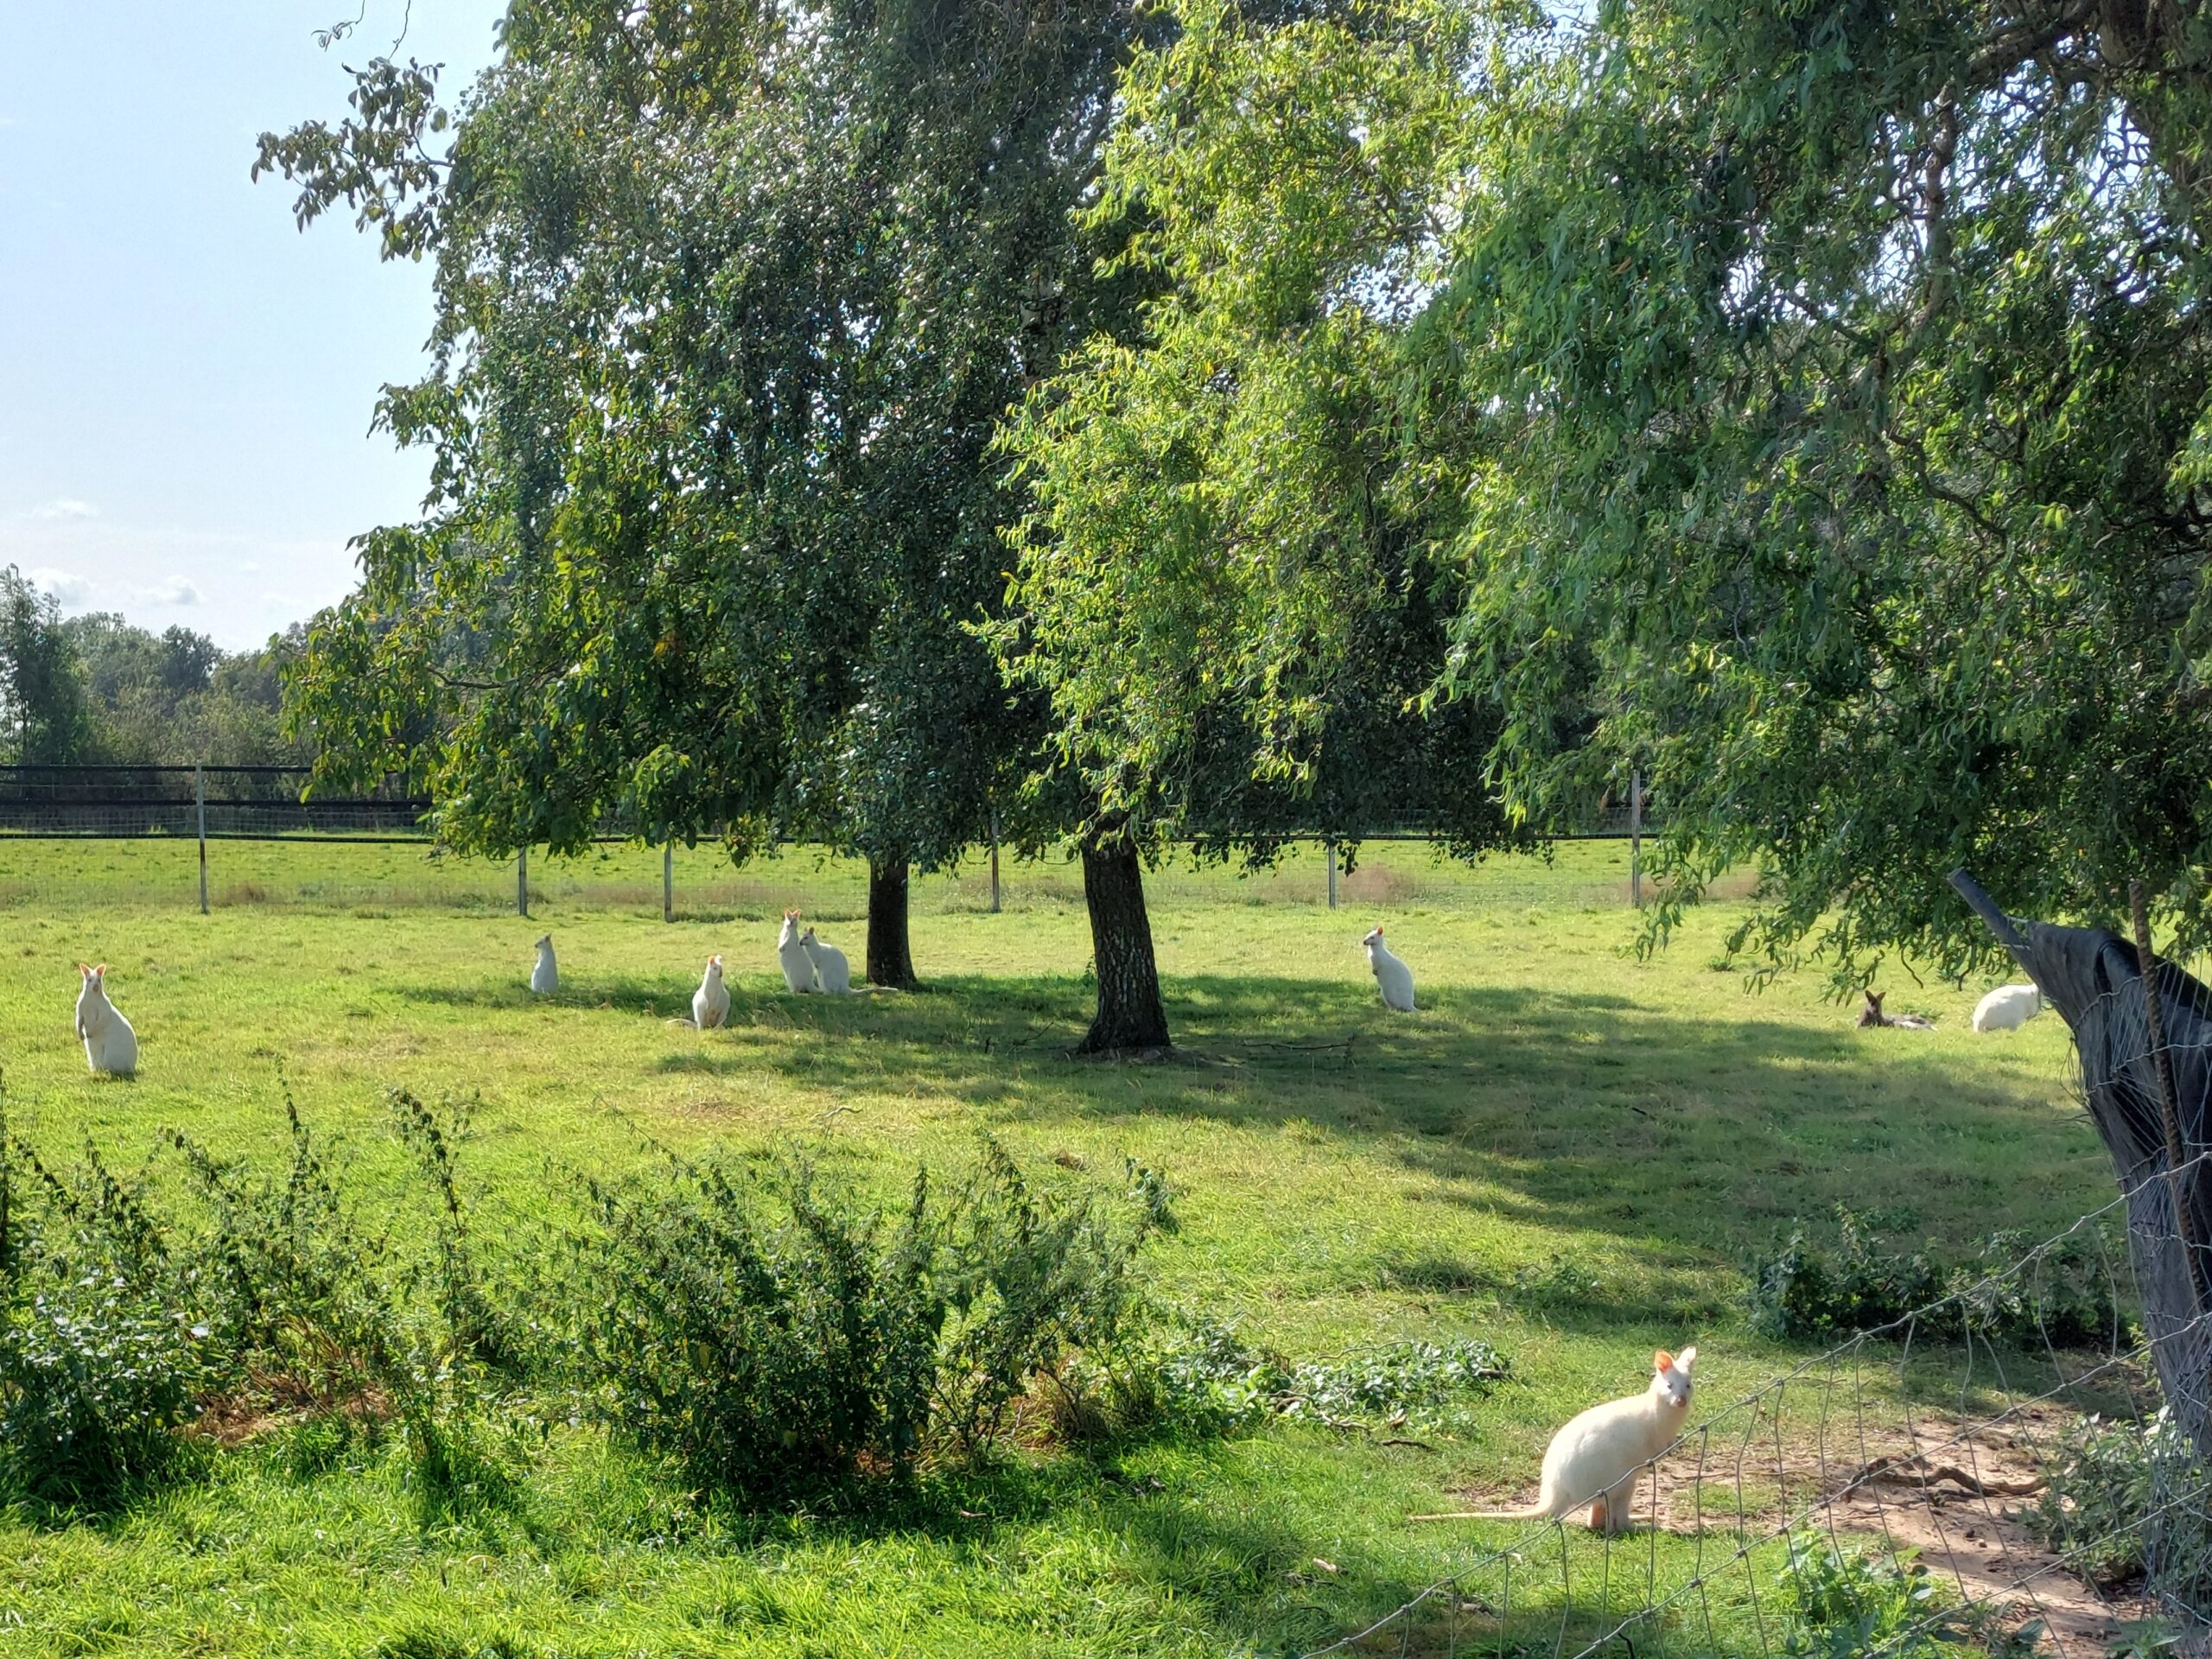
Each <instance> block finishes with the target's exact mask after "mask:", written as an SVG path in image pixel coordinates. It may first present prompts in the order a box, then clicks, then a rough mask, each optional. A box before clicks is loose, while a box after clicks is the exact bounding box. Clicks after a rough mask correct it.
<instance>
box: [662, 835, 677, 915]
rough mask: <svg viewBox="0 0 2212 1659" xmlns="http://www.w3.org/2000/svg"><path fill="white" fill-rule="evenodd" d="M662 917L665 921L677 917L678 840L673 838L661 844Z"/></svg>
mask: <svg viewBox="0 0 2212 1659" xmlns="http://www.w3.org/2000/svg"><path fill="white" fill-rule="evenodd" d="M660 918H661V920H663V921H664V922H672V921H674V920H675V919H676V842H675V841H674V840H673V839H671V840H668V841H664V842H661V844H660Z"/></svg>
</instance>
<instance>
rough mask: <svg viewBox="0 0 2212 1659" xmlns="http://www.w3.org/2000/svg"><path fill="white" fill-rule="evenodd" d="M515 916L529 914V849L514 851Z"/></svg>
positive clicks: (521, 848)
mask: <svg viewBox="0 0 2212 1659" xmlns="http://www.w3.org/2000/svg"><path fill="white" fill-rule="evenodd" d="M515 914H516V915H518V916H527V915H529V914H530V849H529V848H527V847H518V848H517V849H515Z"/></svg>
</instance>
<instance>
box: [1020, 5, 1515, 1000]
mask: <svg viewBox="0 0 2212 1659" xmlns="http://www.w3.org/2000/svg"><path fill="white" fill-rule="evenodd" d="M1177 22H1179V25H1180V29H1179V33H1178V34H1177V35H1176V37H1175V38H1174V40H1173V42H1172V43H1171V44H1163V45H1161V46H1160V47H1159V48H1156V49H1154V50H1153V51H1151V52H1148V53H1146V54H1139V55H1138V56H1137V57H1136V59H1135V60H1134V62H1133V63H1132V65H1131V67H1130V69H1129V71H1128V74H1127V75H1126V76H1125V78H1124V80H1123V83H1122V98H1123V101H1124V106H1125V112H1124V115H1123V118H1122V122H1121V123H1120V124H1119V125H1118V126H1117V128H1116V133H1115V136H1114V137H1113V139H1112V141H1111V143H1109V148H1108V151H1107V156H1106V162H1107V165H1106V173H1105V181H1104V189H1103V194H1102V195H1101V198H1100V200H1099V201H1098V202H1097V204H1096V206H1095V207H1093V209H1092V210H1091V214H1090V217H1091V219H1092V222H1093V224H1094V226H1097V227H1099V228H1100V229H1102V230H1103V229H1105V228H1108V227H1111V226H1130V227H1135V234H1134V235H1133V236H1130V237H1128V240H1127V243H1126V246H1125V248H1124V249H1123V250H1122V252H1121V255H1120V258H1121V262H1122V265H1123V266H1125V267H1126V268H1128V269H1129V270H1132V271H1135V272H1141V273H1142V275H1143V277H1144V280H1145V282H1146V283H1147V286H1148V287H1150V288H1152V289H1154V290H1155V292H1154V296H1153V297H1152V298H1150V299H1149V300H1148V301H1147V303H1146V304H1145V306H1144V308H1143V311H1142V324H1141V330H1140V331H1139V332H1138V334H1137V335H1136V337H1135V338H1134V339H1132V340H1118V339H1115V338H1111V337H1105V336H1100V337H1096V338H1094V339H1093V340H1091V341H1090V343H1089V344H1088V345H1087V346H1086V347H1085V349H1084V351H1083V352H1082V353H1079V354H1077V356H1076V357H1074V358H1073V359H1071V361H1070V363H1069V364H1068V365H1067V366H1066V367H1065V369H1064V370H1063V371H1062V372H1061V373H1060V374H1059V375H1058V376H1057V377H1055V378H1053V379H1052V380H1051V381H1049V382H1047V383H1046V384H1045V385H1042V386H1040V387H1039V388H1037V389H1036V390H1035V391H1033V393H1032V395H1031V396H1030V397H1028V399H1027V401H1026V402H1025V404H1023V406H1022V408H1021V409H1020V411H1019V412H1018V413H1017V415H1016V416H1015V418H1014V421H1013V423H1011V425H1010V427H1009V429H1008V431H1007V436H1006V440H1005V442H1006V444H1007V448H1008V449H1009V451H1010V452H1011V453H1012V454H1014V456H1015V457H1016V460H1017V477H1018V479H1019V480H1020V483H1021V484H1022V486H1024V487H1025V488H1026V489H1027V492H1028V493H1029V495H1030V499H1031V508H1030V511H1029V512H1027V515H1026V516H1025V517H1024V518H1023V519H1022V520H1021V521H1020V524H1018V525H1017V526H1016V527H1015V529H1014V532H1013V534H1012V535H1011V537H1010V540H1011V542H1012V543H1013V547H1014V552H1015V554H1016V555H1017V557H1018V561H1019V563H1017V565H1016V569H1015V572H1014V582H1013V586H1012V592H1011V596H1010V600H1011V602H1010V608H1009V614H1008V616H1007V619H1006V620H1003V621H1002V622H1001V623H1000V624H999V625H998V626H995V627H994V628H993V629H991V630H990V631H989V634H990V637H991V639H992V640H993V642H994V645H995V647H996V648H997V650H998V651H999V652H1000V655H1001V661H1002V663H1003V664H1004V665H1005V667H1006V669H1007V671H1008V673H1009V674H1010V675H1012V676H1014V677H1016V678H1018V679H1020V680H1025V681H1027V682H1029V683H1034V684H1036V685H1037V686H1039V688H1040V689H1042V690H1044V691H1045V692H1046V694H1047V695H1048V696H1050V699H1051V707H1052V719H1053V721H1054V725H1055V728H1056V734H1057V739H1058V745H1059V753H1060V754H1061V756H1062V757H1063V759H1064V762H1065V765H1067V766H1070V767H1072V768H1073V769H1075V770H1077V772H1080V773H1081V774H1082V776H1083V777H1084V779H1085V781H1086V783H1087V784H1088V786H1089V788H1090V791H1091V793H1092V795H1093V797H1094V798H1095V799H1096V802H1097V803H1098V808H1097V817H1096V820H1095V823H1096V825H1097V827H1098V833H1099V836H1100V838H1101V840H1102V842H1103V844H1104V845H1105V846H1108V847H1114V848H1119V849H1121V850H1120V851H1119V853H1118V854H1117V856H1118V857H1119V858H1120V859H1121V860H1122V862H1123V864H1124V866H1125V867H1126V868H1129V869H1134V868H1135V860H1136V858H1137V856H1138V853H1139V851H1140V850H1141V849H1149V848H1154V847H1156V846H1157V845H1158V843H1159V841H1160V837H1162V836H1166V835H1167V834H1169V833H1181V834H1185V835H1190V836H1194V837H1196V838H1197V839H1198V845H1199V847H1200V849H1201V850H1202V852H1203V853H1205V854H1211V855H1217V856H1232V855H1237V854H1239V853H1242V854H1243V855H1245V856H1247V857H1256V858H1261V859H1264V858H1267V857H1269V856H1272V855H1273V854H1274V851H1275V850H1276V849H1278V848H1279V847H1280V846H1281V842H1283V841H1284V840H1286V839H1287V838H1289V837H1291V836H1298V835H1319V836H1327V837H1331V838H1335V839H1339V840H1342V841H1345V842H1357V838H1358V837H1359V836H1360V835H1361V834H1362V833H1363V832H1364V831H1367V830H1370V829H1381V828H1385V827H1389V826H1393V825H1402V826H1404V827H1407V828H1418V829H1427V830H1429V831H1431V832H1432V833H1435V834H1439V835H1440V836H1444V837H1445V838H1446V840H1447V841H1449V842H1450V843H1451V844H1452V847H1453V849H1454V850H1455V851H1458V852H1459V853H1461V854H1463V855H1467V856H1474V855H1478V854H1479V853H1480V852H1482V851H1483V850H1484V849H1488V848H1491V847H1495V846H1497V845H1500V844H1503V843H1505V842H1511V841H1516V840H1521V839H1523V838H1525V834H1526V832H1525V830H1524V829H1522V828H1521V827H1518V826H1515V825H1512V824H1510V823H1508V821H1507V820H1506V819H1505V817H1504V816H1503V814H1502V813H1501V811H1500V810H1498V807H1497V803H1496V802H1495V800H1494V799H1493V798H1492V795H1491V790H1490V789H1489V787H1488V786H1487V783H1486V780H1485V778H1484V769H1483V760H1484V754H1485V753H1486V752H1487V750H1488V749H1489V748H1490V747H1491V741H1492V740H1493V738H1494V737H1495V735H1496V731H1495V718H1494V715H1493V714H1492V712H1491V710H1490V709H1488V708H1487V707H1486V706H1485V705H1483V704H1481V703H1479V702H1477V701H1476V700H1473V699H1467V700H1464V701H1461V702H1457V703H1453V704H1447V705H1445V706H1443V707H1442V708H1440V709H1435V710H1433V711H1429V710H1424V709H1422V708H1421V707H1420V706H1419V705H1420V704H1421V702H1423V700H1424V697H1425V694H1426V693H1427V691H1428V690H1430V688H1431V687H1432V685H1433V682H1434V679H1435V677H1436V675H1437V673H1438V672H1439V671H1440V667H1441V664H1442V662H1443V658H1444V655H1445V652H1446V649H1447V646H1448V645H1449V639H1448V628H1449V626H1450V624H1451V622H1452V620H1453V619H1454V618H1455V616H1456V614H1457V613H1458V611H1459V606H1460V605H1461V603H1462V602H1463V598H1464V595H1463V594H1462V593H1461V591H1460V590H1459V587H1458V586H1457V583H1456V574H1455V572H1454V571H1453V569H1452V568H1451V567H1450V566H1449V564H1448V563H1445V562H1443V561H1440V559H1439V558H1438V557H1437V556H1436V549H1437V546H1438V543H1439V539H1440V534H1441V531H1442V530H1443V528H1445V527H1446V526H1448V524H1449V523H1450V515H1451V513H1452V510H1453V506H1454V504H1455V500H1456V498H1455V496H1454V495H1453V494H1452V492H1451V491H1450V490H1449V489H1448V487H1444V486H1447V485H1448V483H1449V481H1450V480H1448V478H1446V477H1444V476H1442V475H1440V474H1437V473H1436V472H1434V471H1433V470H1432V469H1428V468H1425V467H1420V466H1411V465H1407V464H1404V455H1405V451H1406V445H1407V440H1408V435H1407V433H1406V432H1405V430H1404V429H1403V425H1402V419H1401V416H1400V411H1399V410H1398V409H1397V407H1396V405H1395V402H1394V398H1393V395H1392V365H1393V363H1394V361H1395V356H1396V354H1397V353H1399V352H1400V351H1401V349H1402V340H1403V335H1404V333H1405V330H1406V328H1407V327H1408V323H1409V321H1410V320H1411V319H1412V318H1413V317H1414V315H1417V313H1418V309H1419V306H1420V303H1421V297H1422V296H1423V295H1424V294H1425V293H1426V292H1427V289H1428V288H1429V285H1430V284H1431V283H1433V281H1434V279H1435V275H1436V270H1437V263H1436V251H1435V246H1434V226H1435V225H1436V223H1437V218H1436V215H1437V214H1438V213H1439V212H1440V209H1441V208H1442V207H1443V206H1444V204H1443V202H1442V201H1441V200H1440V194H1439V193H1440V191H1441V190H1443V189H1445V188H1446V186H1447V184H1448V181H1449V178H1450V172H1451V162H1452V148H1453V145H1454V144H1455V143H1456V142H1457V137H1458V135H1457V131H1456V129H1455V127H1454V124H1453V118H1454V117H1455V116H1457V115H1458V114H1459V112H1460V111H1463V110H1464V109H1465V108H1466V107H1467V106H1468V104H1469V102H1470V100H1471V97H1472V96H1473V94H1472V93H1471V91H1470V90H1469V89H1468V87H1467V86H1466V85H1465V79H1464V75H1463V71H1464V70H1465V67H1466V65H1467V63H1468V61H1469V59H1470V57H1471V51H1472V43H1473V40H1474V23H1473V21H1472V19H1471V17H1470V16H1468V15H1466V14H1464V13H1461V12H1459V11H1456V10H1450V9H1446V8H1433V9H1431V8H1413V7H1408V8H1405V9H1402V10H1389V9H1385V8H1382V7H1359V6H1354V7H1346V8H1343V9H1341V10H1337V11H1334V12H1324V13H1321V14H1319V15H1314V16H1304V17H1300V18H1298V19H1297V20H1295V21H1294V22H1288V23H1284V24H1270V23H1268V22H1266V21H1264V20H1261V21H1257V22H1255V21H1254V20H1252V19H1251V18H1249V16H1247V15H1245V14H1244V13H1243V12H1240V11H1239V10H1236V9H1234V8H1232V7H1230V6H1229V5H1226V4H1220V3H1214V0H1194V3H1191V4H1186V5H1185V6H1183V7H1181V8H1180V9H1179V12H1178V14H1177ZM1095 873H1096V876H1099V877H1103V878H1105V879H1106V880H1108V881H1109V883H1110V881H1111V879H1112V871H1111V870H1110V869H1109V868H1103V867H1099V868H1096V872H1095ZM1085 878H1086V888H1087V890H1088V889H1089V888H1090V884H1091V882H1092V880H1094V865H1093V863H1092V861H1090V860H1088V859H1087V860H1086V868H1085ZM1098 970H1099V976H1100V982H1101V988H1102V999H1101V1025H1102V1026H1108V1025H1109V1022H1108V1007H1107V1002H1106V999H1105V996H1104V992H1105V988H1106V986H1107V982H1108V980H1109V959H1108V955H1107V953H1106V952H1105V951H1104V950H1101V952H1100V954H1099V961H1098ZM1145 994H1146V993H1145V987H1143V986H1142V985H1141V984H1138V985H1133V986H1132V987H1130V988H1129V989H1128V994H1127V997H1126V999H1125V1000H1127V1001H1128V1002H1130V1003H1132V1004H1134V1005H1136V1006H1138V1007H1141V1006H1142V1003H1143V998H1144V995H1145ZM1133 1027H1134V1028H1140V1029H1141V1028H1142V1027H1143V1020H1142V1019H1141V1017H1138V1016H1132V1017H1131V1018H1129V1019H1128V1020H1124V1022H1123V1024H1122V1026H1121V1027H1111V1026H1109V1028H1108V1029H1107V1030H1105V1031H1103V1032H1102V1031H1101V1030H1100V1029H1099V1027H1094V1031H1093V1035H1092V1039H1091V1040H1092V1041H1093V1042H1094V1043H1102V1044H1103V1043H1111V1042H1115V1041H1126V1040H1128V1038H1127V1031H1128V1029H1129V1028H1133ZM1156 1029H1157V1031H1158V1034H1159V1037H1160V1039H1161V1040H1164V1038H1165V1027H1164V1023H1163V1024H1160V1025H1159V1026H1158V1027H1156Z"/></svg>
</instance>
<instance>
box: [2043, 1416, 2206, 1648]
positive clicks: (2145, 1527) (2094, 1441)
mask: <svg viewBox="0 0 2212 1659" xmlns="http://www.w3.org/2000/svg"><path fill="white" fill-rule="evenodd" d="M2044 1476H2045V1478H2046V1479H2047V1481H2048V1483H2049V1484H2047V1485H2046V1486H2045V1487H2044V1492H2043V1496H2042V1497H2040V1498H2039V1499H2038V1500H2037V1506H2036V1508H2035V1509H2034V1510H2032V1511H2031V1512H2030V1513H2029V1515H2028V1516H2027V1517H2026V1518H2027V1520H2028V1522H2029V1524H2030V1525H2031V1526H2032V1527H2033V1528H2034V1529H2035V1530H2036V1531H2037V1533H2038V1534H2040V1535H2042V1536H2043V1538H2044V1540H2045V1541H2047V1542H2048V1543H2049V1544H2050V1547H2051V1548H2052V1550H2053V1551H2054V1552H2056V1553H2057V1554H2061V1555H2063V1556H2064V1557H2065V1558H2066V1560H2067V1561H2068V1563H2069V1565H2070V1566H2072V1567H2073V1568H2074V1569H2075V1571H2076V1572H2078V1573H2081V1574H2082V1576H2083V1577H2085V1578H2087V1579H2088V1580H2090V1581H2091V1582H2092V1583H2094V1584H2096V1585H2098V1586H2101V1587H2102V1588H2104V1589H2106V1590H2122V1589H2126V1588H2129V1587H2131V1586H2137V1585H2147V1586H2149V1587H2150V1588H2151V1589H2152V1590H2153V1591H2154V1592H2157V1593H2158V1594H2159V1595H2161V1596H2163V1597H2165V1598H2168V1599H2171V1600H2173V1601H2176V1602H2178V1603H2179V1604H2180V1605H2183V1606H2184V1607H2188V1608H2191V1609H2194V1610H2195V1611H2197V1612H2198V1613H2200V1614H2203V1613H2212V1469H2208V1468H2207V1467H2206V1466H2205V1463H2204V1460H2203V1459H2202V1457H2200V1456H2199V1455H2198V1453H2197V1451H2196V1446H2194V1445H2193V1444H2191V1442H2190V1438H2189V1436H2188V1434H2187V1433H2185V1432H2184V1431H2183V1428H2182V1426H2181V1425H2180V1424H2179V1423H2178V1422H2177V1421H2175V1420H2174V1417H2173V1414H2172V1413H2171V1411H2169V1410H2168V1409H2167V1408H2165V1407H2164V1406H2161V1407H2160V1408H2158V1410H2157V1411H2156V1412H2154V1413H2152V1414H2151V1415H2150V1416H2149V1417H2147V1418H2144V1419H2142V1420H2140V1421H2126V1420H2122V1421H2108V1420H2107V1419H2105V1418H2102V1417H2095V1416H2092V1417H2088V1418H2085V1419H2083V1420H2082V1421H2080V1422H2078V1423H2075V1425H2074V1426H2073V1427H2071V1428H2069V1430H2068V1431H2067V1433H2066V1436H2065V1438H2064V1439H2063V1440H2062V1441H2060V1443H2059V1446H2058V1448H2057V1450H2056V1453H2055V1455H2054V1456H2052V1457H2051V1458H2050V1459H2048V1460H2047V1461H2046V1463H2045V1465H2044Z"/></svg>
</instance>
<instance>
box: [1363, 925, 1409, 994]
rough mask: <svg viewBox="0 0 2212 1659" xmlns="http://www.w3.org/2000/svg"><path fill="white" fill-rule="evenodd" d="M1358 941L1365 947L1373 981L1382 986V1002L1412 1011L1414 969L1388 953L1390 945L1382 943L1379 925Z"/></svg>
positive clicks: (1381, 931) (1381, 932)
mask: <svg viewBox="0 0 2212 1659" xmlns="http://www.w3.org/2000/svg"><path fill="white" fill-rule="evenodd" d="M1360 943H1361V944H1363V945H1365V946H1366V947H1367V965H1368V966H1369V967H1370V968H1372V969H1374V970H1375V982H1376V984H1377V985H1380V986H1381V987H1382V988H1383V1006H1384V1007H1392V1008H1395V1009H1397V1010H1398V1012H1399V1013H1401V1014H1411V1013H1412V1012H1413V1011H1414V970H1413V969H1410V968H1408V967H1407V966H1406V964H1405V963H1404V962H1403V960H1402V959H1401V958H1399V957H1394V956H1392V955H1391V954H1390V947H1389V946H1388V945H1386V944H1383V930H1382V928H1380V927H1379V926H1378V927H1377V928H1376V930H1375V931H1373V932H1372V933H1370V934H1369V935H1368V936H1367V937H1366V938H1363V939H1362V940H1361V941H1360Z"/></svg>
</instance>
